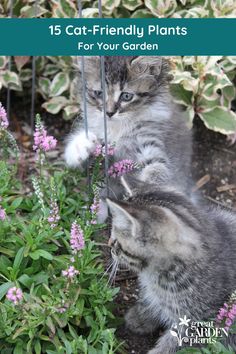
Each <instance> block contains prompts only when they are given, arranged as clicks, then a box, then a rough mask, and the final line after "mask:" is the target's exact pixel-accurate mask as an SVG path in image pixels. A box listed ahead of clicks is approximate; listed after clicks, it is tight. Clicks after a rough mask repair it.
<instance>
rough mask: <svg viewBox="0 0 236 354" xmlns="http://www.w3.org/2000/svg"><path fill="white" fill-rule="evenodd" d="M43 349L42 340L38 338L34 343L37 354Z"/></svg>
mask: <svg viewBox="0 0 236 354" xmlns="http://www.w3.org/2000/svg"><path fill="white" fill-rule="evenodd" d="M41 349H42V348H41V344H40V341H39V340H38V339H37V340H36V343H35V345H34V350H35V354H41Z"/></svg>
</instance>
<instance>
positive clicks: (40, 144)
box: [33, 116, 57, 152]
mask: <svg viewBox="0 0 236 354" xmlns="http://www.w3.org/2000/svg"><path fill="white" fill-rule="evenodd" d="M56 145H57V140H56V139H55V138H54V137H53V136H51V135H47V131H46V129H45V128H44V126H43V124H42V122H41V119H40V117H39V116H37V118H36V126H35V132H34V145H33V149H34V150H35V151H40V150H41V151H44V152H47V151H50V150H53V149H55V147H56Z"/></svg>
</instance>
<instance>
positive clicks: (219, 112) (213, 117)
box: [198, 107, 236, 135]
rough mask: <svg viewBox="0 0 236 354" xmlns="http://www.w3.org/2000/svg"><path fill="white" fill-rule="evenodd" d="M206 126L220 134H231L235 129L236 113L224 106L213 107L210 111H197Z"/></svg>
mask: <svg viewBox="0 0 236 354" xmlns="http://www.w3.org/2000/svg"><path fill="white" fill-rule="evenodd" d="M198 115H199V117H200V118H201V119H202V120H203V122H204V124H205V125H206V127H207V128H209V129H212V130H214V131H216V132H219V133H222V134H226V135H227V134H233V133H235V131H236V114H235V113H234V112H233V111H230V110H227V109H226V108H225V107H215V108H213V109H212V110H210V111H203V112H199V113H198Z"/></svg>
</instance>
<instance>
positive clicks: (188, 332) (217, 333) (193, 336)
mask: <svg viewBox="0 0 236 354" xmlns="http://www.w3.org/2000/svg"><path fill="white" fill-rule="evenodd" d="M179 320H180V322H179V324H178V325H177V324H174V325H172V327H171V329H170V333H171V335H172V336H173V337H176V339H177V341H178V345H179V346H180V347H181V346H182V345H183V344H187V345H189V346H190V347H192V346H194V345H196V344H213V343H216V341H217V340H219V339H221V338H223V337H224V336H226V337H228V332H227V330H226V329H225V328H220V327H216V326H214V321H207V322H204V321H197V322H196V321H191V319H188V318H187V316H184V317H183V318H179Z"/></svg>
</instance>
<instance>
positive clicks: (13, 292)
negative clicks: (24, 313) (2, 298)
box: [6, 286, 23, 305]
mask: <svg viewBox="0 0 236 354" xmlns="http://www.w3.org/2000/svg"><path fill="white" fill-rule="evenodd" d="M6 298H7V299H8V300H9V301H11V302H13V303H14V304H15V305H17V304H18V303H19V301H21V300H22V299H23V293H22V290H21V289H20V288H17V287H15V286H14V287H13V288H10V289H9V290H8V292H7V295H6Z"/></svg>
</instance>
